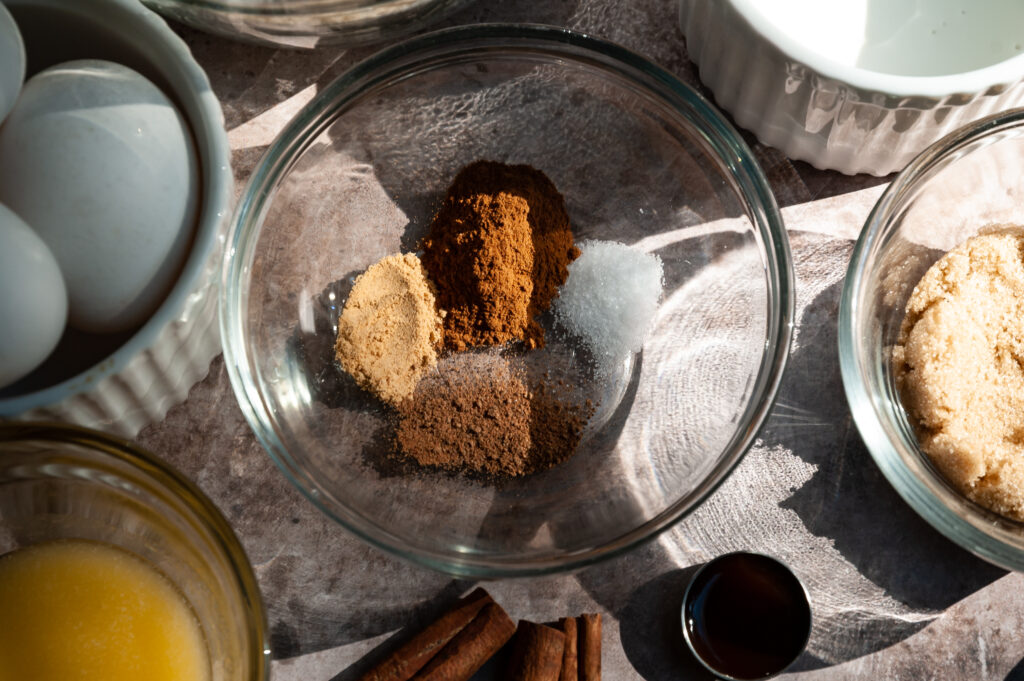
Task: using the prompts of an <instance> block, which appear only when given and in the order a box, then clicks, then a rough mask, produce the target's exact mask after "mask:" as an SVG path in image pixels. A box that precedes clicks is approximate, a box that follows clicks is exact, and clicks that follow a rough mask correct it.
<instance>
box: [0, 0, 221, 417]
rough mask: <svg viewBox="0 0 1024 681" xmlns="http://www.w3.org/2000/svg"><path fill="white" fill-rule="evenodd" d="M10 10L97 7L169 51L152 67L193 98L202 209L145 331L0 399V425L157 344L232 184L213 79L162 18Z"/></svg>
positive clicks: (203, 265)
mask: <svg viewBox="0 0 1024 681" xmlns="http://www.w3.org/2000/svg"><path fill="white" fill-rule="evenodd" d="M0 2H2V0H0ZM11 4H14V5H18V6H21V5H25V6H40V7H48V8H52V9H55V10H59V9H60V8H61V7H63V6H68V5H70V6H72V7H74V8H77V9H76V10H75V11H76V13H82V12H84V11H85V10H86V9H88V6H89V5H92V6H95V9H96V10H97V11H103V12H109V11H111V10H113V11H116V12H118V13H119V14H120V15H121V16H122V17H125V18H126V20H129V21H131V22H132V23H133V25H134V26H135V27H136V28H137V30H140V31H144V32H145V34H146V35H147V36H149V37H151V38H152V39H153V40H155V41H157V42H158V43H159V44H160V45H161V46H162V48H165V49H166V50H167V51H168V54H169V56H170V58H171V60H170V61H169V62H168V63H167V64H164V63H158V62H155V61H154V62H153V63H152V66H153V68H154V69H155V70H157V71H161V72H165V71H167V70H168V69H173V70H180V71H181V72H182V73H183V74H184V75H185V76H186V77H187V78H188V80H189V81H190V83H191V85H192V94H193V95H194V97H195V104H196V108H197V110H198V111H199V113H200V115H199V117H198V118H196V119H195V120H193V119H192V117H190V116H189V115H188V113H187V112H186V111H182V112H181V114H182V116H183V117H184V118H185V120H186V121H187V122H188V125H189V128H190V130H192V137H193V140H194V143H195V146H196V151H197V159H196V160H197V163H198V167H199V168H201V171H202V176H201V180H202V183H201V196H202V202H201V203H200V205H199V211H198V217H197V218H196V227H195V233H194V235H193V238H192V242H191V244H190V246H189V250H188V254H187V256H186V258H185V262H184V264H183V265H182V268H181V271H180V272H179V273H178V276H177V278H176V279H175V281H174V284H173V285H172V287H171V289H170V291H168V293H167V296H166V297H165V298H164V299H163V301H162V302H161V303H160V305H159V306H158V307H157V309H156V310H155V311H154V312H153V314H151V315H150V316H149V318H148V319H147V320H146V321H145V322H143V324H142V326H140V327H139V328H138V329H136V330H135V332H134V333H132V335H131V336H130V337H129V338H128V340H126V341H125V342H124V343H122V344H121V345H120V346H119V347H118V348H117V349H115V350H114V351H113V352H111V353H110V354H109V355H107V356H106V357H104V358H103V359H101V360H100V361H99V362H97V363H96V364H94V365H92V366H90V367H89V368H87V369H85V370H84V371H81V372H79V373H77V374H75V375H74V376H71V377H69V378H66V379H64V380H63V381H61V382H59V383H56V384H53V385H50V386H47V387H46V388H41V389H39V390H34V391H32V392H27V393H21V394H17V395H12V396H10V397H0V418H2V417H4V416H8V417H13V416H17V415H18V414H23V413H25V412H27V411H30V410H32V409H37V408H40V407H48V406H52V405H55V404H58V403H60V402H63V401H64V400H67V399H69V398H72V397H74V396H76V395H80V394H82V393H87V392H89V391H91V390H93V389H94V388H95V387H96V386H97V385H98V384H99V383H100V382H101V381H103V380H104V379H105V378H107V377H110V376H116V375H117V374H119V373H121V371H122V370H123V369H124V368H125V367H126V366H128V364H129V362H131V360H132V359H133V358H135V357H136V356H138V355H139V354H140V353H142V352H145V351H146V350H147V349H148V348H150V347H152V346H153V345H154V344H155V343H156V341H157V339H158V338H159V337H160V334H161V333H162V332H163V331H164V329H165V328H167V326H168V325H169V324H171V323H172V322H173V321H174V319H175V318H177V317H178V315H179V314H181V311H182V309H183V308H184V307H185V305H186V303H187V302H188V300H189V298H190V297H191V296H192V295H194V293H195V290H196V287H197V286H198V285H199V284H200V283H201V282H202V281H203V276H204V273H205V272H206V271H207V267H208V265H209V263H210V259H211V256H212V255H213V254H215V253H216V250H217V247H218V244H219V240H220V238H221V227H222V225H223V223H224V217H225V215H226V213H227V211H228V208H229V207H230V205H231V196H232V192H233V190H234V182H235V180H234V175H233V174H232V172H231V150H230V147H229V145H228V135H227V131H226V130H225V129H224V114H223V112H222V111H221V108H220V101H219V100H218V99H217V96H216V95H215V94H214V92H213V88H212V87H211V85H210V79H209V78H208V77H207V75H206V72H205V71H203V68H202V67H201V66H200V65H199V62H197V61H196V59H195V57H194V56H193V55H192V51H191V50H190V49H189V47H188V45H186V44H185V41H184V40H182V39H181V38H180V37H179V36H178V34H177V33H175V32H174V31H173V30H171V27H170V26H168V25H167V22H166V21H164V20H163V18H161V17H160V16H159V15H157V14H156V13H155V12H153V11H152V10H149V9H146V8H145V7H144V6H143V5H142V3H140V2H138V0H88V1H86V0H18V1H17V2H13V3H11ZM83 5H85V7H83ZM0 9H2V6H0ZM171 94H173V93H171ZM194 126H201V127H202V129H203V130H204V131H205V133H206V137H207V138H208V139H209V143H208V144H207V145H206V146H203V145H201V144H200V141H199V135H198V131H196V130H193V127H194ZM211 295H212V294H211Z"/></svg>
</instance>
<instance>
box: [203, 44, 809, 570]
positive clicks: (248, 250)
mask: <svg viewBox="0 0 1024 681" xmlns="http://www.w3.org/2000/svg"><path fill="white" fill-rule="evenodd" d="M482 49H486V50H489V51H493V50H497V49H504V50H508V51H523V52H529V51H541V52H543V53H545V56H546V57H548V58H549V59H551V58H553V57H554V56H557V57H558V58H559V59H562V60H566V61H573V62H576V63H582V62H583V57H581V55H585V58H587V59H590V60H592V61H593V62H596V63H598V64H599V65H600V66H601V67H603V68H605V69H609V70H615V71H616V72H617V73H618V74H619V75H621V76H623V77H625V78H627V79H628V80H629V81H630V82H632V83H634V84H636V85H637V86H639V87H641V88H642V89H643V90H644V92H645V93H646V94H649V95H651V96H653V97H656V98H657V99H658V100H660V101H662V102H663V103H664V104H665V105H666V106H667V107H670V108H671V109H673V110H675V111H679V112H681V113H682V114H683V115H684V117H686V118H688V119H689V120H699V122H700V124H702V125H703V129H702V132H703V133H704V141H705V142H707V143H708V144H709V145H710V146H711V147H712V148H713V150H714V152H715V154H716V155H717V156H718V157H719V160H720V161H721V163H722V164H723V165H724V166H725V168H726V169H727V170H728V171H729V174H730V176H731V177H732V179H733V180H734V182H735V183H736V185H737V189H738V193H739V194H740V196H741V198H742V199H743V200H744V202H745V203H746V208H747V210H748V211H749V212H750V213H751V217H752V220H751V223H752V229H753V231H754V232H755V233H756V234H757V236H758V237H759V243H760V245H761V251H762V257H763V258H764V259H765V263H764V268H765V274H766V282H767V287H768V296H767V297H768V325H767V329H766V333H765V336H766V337H765V348H764V352H763V354H762V358H761V364H760V367H759V369H758V373H757V376H756V380H755V381H754V386H753V388H752V390H751V399H750V400H749V402H748V404H747V405H746V408H745V410H744V412H743V414H742V419H741V423H740V424H739V426H738V427H737V429H736V431H735V433H734V435H733V439H732V440H731V441H730V446H729V447H727V448H726V450H725V451H726V452H727V454H726V455H725V456H723V457H722V458H721V459H720V460H719V462H718V464H717V465H716V466H715V468H714V469H713V470H712V472H711V473H710V474H709V476H708V477H707V478H706V479H705V480H704V481H703V482H702V483H701V484H700V485H698V486H697V487H696V488H695V489H694V490H692V491H691V492H690V493H689V494H688V495H686V496H685V497H684V498H683V500H677V501H676V503H674V504H673V505H672V506H670V507H668V508H667V509H666V510H664V511H662V512H661V513H660V514H658V515H656V516H654V517H653V518H651V519H650V520H648V521H647V522H646V523H643V524H642V525H640V526H638V527H636V528H634V529H633V530H631V531H629V532H627V533H624V534H622V535H619V536H617V537H612V538H610V539H608V540H607V541H605V542H604V543H602V544H600V545H598V546H597V547H591V548H588V549H585V550H582V551H579V552H576V553H571V554H560V555H557V556H544V557H542V558H530V559H524V558H521V557H515V556H513V557H509V556H502V557H500V558H496V557H493V556H486V557H483V558H481V557H479V556H476V555H474V554H471V553H465V554H460V555H458V557H456V556H453V555H452V554H450V553H448V552H445V551H434V550H424V549H421V548H411V547H407V546H406V545H405V544H404V542H403V541H402V540H401V539H400V538H398V537H396V536H394V535H391V534H390V533H388V532H387V531H386V529H385V528H383V527H381V526H380V525H378V524H376V523H375V522H372V521H366V520H365V519H363V518H360V517H358V516H359V514H358V512H357V511H356V512H354V513H353V514H352V515H351V516H350V517H343V516H342V515H340V514H339V513H337V512H335V511H334V510H332V507H330V506H329V505H328V504H326V503H324V502H323V501H322V500H321V498H320V494H319V492H318V490H317V489H316V485H315V483H314V481H312V479H311V478H309V477H308V476H307V475H305V473H304V472H303V471H302V470H301V467H300V466H297V465H295V464H294V462H292V460H291V457H290V455H289V453H288V451H287V448H286V447H285V446H284V445H283V444H282V443H281V442H280V440H279V439H278V437H277V435H276V433H275V428H274V419H273V417H272V416H271V415H270V409H269V408H268V405H267V403H266V402H265V400H264V398H263V396H262V395H261V394H260V391H259V387H258V385H257V380H256V377H255V376H254V375H253V371H252V369H250V367H252V361H251V360H252V358H250V357H249V353H248V350H247V348H246V342H245V332H244V329H245V320H244V319H243V318H242V315H241V311H242V310H244V309H246V304H247V299H248V281H247V279H246V273H247V272H248V268H249V265H250V263H251V262H252V259H253V257H254V247H255V244H256V242H257V240H258V238H259V235H260V232H261V230H262V228H263V218H264V217H265V212H266V209H267V206H268V204H267V199H268V198H269V197H271V196H272V195H273V193H274V188H275V187H276V185H277V183H278V181H279V180H281V179H282V178H283V177H284V176H285V175H286V174H287V172H288V171H289V170H290V169H291V166H292V164H293V162H294V160H295V159H296V158H297V157H298V155H301V153H302V152H303V151H305V149H306V147H307V146H308V144H309V143H311V142H312V140H314V139H315V138H316V137H317V136H318V135H319V134H320V133H321V132H323V130H324V129H326V127H328V126H329V125H330V124H331V123H333V121H334V120H336V119H337V118H338V117H339V116H340V115H341V109H342V108H343V107H344V106H345V105H346V104H347V103H349V102H352V101H355V100H357V99H359V98H360V97H361V96H362V94H363V93H364V92H365V91H366V90H367V89H369V88H370V87H372V86H373V85H374V84H375V83H377V82H379V81H380V80H381V79H383V78H384V77H390V76H393V75H394V74H396V73H409V72H415V70H416V65H417V63H418V62H417V58H420V57H423V56H433V57H435V58H438V57H451V56H452V55H456V54H465V53H467V52H477V51H480V50H482ZM688 111H689V112H691V113H690V114H689V115H687V112H688ZM219 307H220V310H219V312H220V327H221V340H222V344H223V348H224V357H225V362H224V364H225V367H226V369H227V373H228V377H229V379H230V382H231V386H232V389H233V390H234V392H235V396H236V397H237V399H238V403H239V406H240V407H241V410H242V412H243V414H244V415H245V418H246V420H247V421H248V422H249V425H250V427H251V428H252V430H253V432H254V433H255V435H256V438H257V440H259V442H260V444H261V445H262V446H263V448H264V450H265V451H266V452H267V453H268V455H269V456H270V458H271V459H272V460H273V461H274V463H275V464H276V465H277V466H278V468H279V469H280V470H281V471H282V473H284V475H285V477H286V478H287V479H288V480H289V482H291V483H292V484H293V485H294V486H295V487H296V488H297V489H298V490H299V491H300V492H301V493H302V494H303V495H304V496H305V497H306V498H307V499H309V500H310V501H311V502H312V503H313V505H314V506H316V507H317V508H319V509H320V511H321V512H323V513H324V514H325V515H327V516H328V517H329V518H331V519H332V520H334V521H335V522H337V523H338V524H340V525H341V526H342V527H344V528H345V529H346V530H348V531H349V532H351V533H352V534H354V535H356V536H357V537H359V538H360V539H362V540H363V541H365V542H367V543H369V544H370V545H372V546H375V547H377V548H380V549H383V550H385V551H386V552H388V553H391V554H393V555H396V556H399V557H401V558H404V559H406V560H409V561H411V562H413V563H416V564H419V565H422V566H425V567H428V568H431V569H434V570H437V571H440V572H443V573H446V574H451V575H459V576H467V577H484V578H496V577H514V576H526V575H542V574H552V573H558V572H565V571H570V570H576V569H578V568H581V567H584V566H586V565H590V564H593V563H596V562H598V561H600V560H603V559H606V558H610V557H613V556H617V555H620V554H622V553H625V552H626V551H628V550H630V549H632V548H633V547H635V546H637V545H639V544H641V543H643V542H645V541H647V540H650V539H652V538H654V537H656V536H657V535H659V534H660V533H661V532H663V531H665V530H667V529H668V528H670V527H672V526H673V525H674V524H675V523H676V522H677V521H679V520H680V519H682V518H683V517H685V516H686V515H688V514H689V513H690V512H692V511H693V510H694V509H696V508H697V507H698V506H700V504H701V503H702V502H703V501H704V500H705V499H706V498H707V497H708V496H710V494H711V493H712V492H714V491H715V490H716V489H717V488H718V486H719V485H720V484H721V483H722V482H723V481H724V480H725V479H726V478H727V477H728V475H729V473H730V472H731V471H732V469H733V468H735V466H736V465H737V464H738V463H739V462H740V460H741V459H742V458H743V456H744V455H745V454H746V452H747V451H748V450H749V449H750V446H751V445H752V444H753V442H754V440H755V438H756V437H757V434H758V433H759V432H760V430H761V427H762V426H763V425H764V422H765V420H766V418H767V415H768V413H769V412H770V410H771V408H772V406H773V404H774V401H775V397H776V394H777V392H778V387H779V384H780V382H781V378H782V373H783V369H784V367H785V364H786V360H787V357H788V353H789V347H790V340H791V337H792V328H793V319H794V297H793V266H792V258H791V255H790V249H789V240H788V236H787V234H786V230H785V226H784V224H783V221H782V215H781V213H780V211H779V208H778V205H777V204H776V201H775V197H774V194H773V193H772V191H771V188H770V186H769V184H768V181H767V179H766V178H765V176H764V173H763V171H762V170H761V168H760V165H759V164H758V162H757V160H756V158H755V157H754V155H753V152H752V151H751V150H750V148H749V147H748V146H747V144H746V143H745V142H744V141H743V139H742V138H741V137H740V135H739V133H738V132H736V130H735V129H734V128H733V127H732V126H731V124H730V123H729V122H728V121H727V120H726V119H725V117H724V116H723V115H722V114H721V113H719V112H718V111H717V110H716V109H715V108H714V107H713V106H712V105H711V104H710V103H709V102H708V101H707V100H706V99H705V98H704V97H703V96H701V95H700V94H699V93H698V92H697V91H696V90H694V89H693V88H691V87H690V86H688V85H686V84H684V83H682V82H681V81H679V80H678V79H677V78H676V77H675V76H673V75H671V74H670V73H668V72H667V71H665V70H664V69H662V68H661V67H659V66H657V65H655V64H653V63H652V62H650V61H649V60H647V59H646V58H644V57H641V56H639V55H637V54H635V53H634V52H631V51H629V50H627V49H625V48H623V47H620V46H619V45H616V44H613V43H610V42H607V41H604V40H601V39H598V38H594V37H592V36H589V35H586V34H583V33H578V32H575V31H572V30H570V29H566V28H560V27H554V26H546V25H540V24H477V25H471V26H460V27H454V28H446V29H441V30H438V31H433V32H430V33H426V34H423V35H420V36H417V37H414V38H411V39H408V40H406V41H404V42H402V43H399V44H397V45H394V46H392V47H389V48H386V49H384V50H381V51H379V52H377V53H375V54H374V55H372V56H370V57H369V58H367V59H365V60H363V61H362V62H360V63H358V64H356V65H355V66H353V67H351V68H350V69H348V70H347V71H346V72H345V73H343V74H342V75H340V76H339V77H338V78H336V79H335V80H334V81H332V82H331V83H330V84H328V85H327V86H326V87H325V88H324V89H323V90H321V91H320V92H319V93H318V94H317V95H316V96H315V97H314V98H313V99H312V100H311V101H310V102H309V103H307V104H306V105H305V106H304V107H303V108H302V109H301V110H300V111H299V112H298V113H297V114H296V115H295V116H294V117H293V118H292V119H291V121H289V123H288V124H287V125H286V126H285V127H284V129H283V130H282V131H281V132H280V134H279V135H278V136H277V138H275V140H274V141H273V142H272V143H271V145H270V147H269V148H268V149H267V151H266V152H265V154H264V155H263V157H262V158H261V160H260V161H259V163H258V164H257V166H256V168H255V169H254V171H253V173H252V175H251V176H250V178H249V180H248V182H247V184H246V186H245V188H244V190H243V191H242V194H241V196H240V198H239V200H238V203H237V205H236V207H235V212H234V214H233V216H232V219H231V223H230V228H229V232H228V240H227V247H226V248H225V251H224V260H223V268H222V271H221V291H220V306H219ZM684 502H685V503H684ZM347 510H349V511H353V509H347Z"/></svg>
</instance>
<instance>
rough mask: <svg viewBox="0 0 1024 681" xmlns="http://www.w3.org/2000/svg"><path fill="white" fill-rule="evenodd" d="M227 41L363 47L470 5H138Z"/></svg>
mask: <svg viewBox="0 0 1024 681" xmlns="http://www.w3.org/2000/svg"><path fill="white" fill-rule="evenodd" d="M143 1H144V2H145V3H146V4H147V5H148V6H149V7H151V8H152V9H154V10H156V11H157V12H160V13H161V14H163V15H164V16H167V17H170V18H172V19H177V20H178V21H181V22H184V23H186V24H190V25H192V26H194V27H195V28H198V29H201V30H204V31H210V32H213V33H218V34H220V35H223V36H227V37H228V38H241V39H243V40H247V41H249V42H256V43H262V44H266V45H274V46H281V47H297V48H307V49H308V48H314V47H318V46H321V45H346V46H354V45H362V44H366V43H373V42H378V41H382V40H390V39H393V38H398V37H400V36H403V35H409V34H410V33H413V32H415V31H418V30H420V29H422V28H425V27H427V26H429V25H430V24H433V23H435V22H437V21H440V20H441V19H443V18H444V17H446V16H448V15H449V14H451V13H452V12H454V11H455V10H457V9H460V8H461V7H463V6H465V5H468V4H469V3H470V2H472V0H143Z"/></svg>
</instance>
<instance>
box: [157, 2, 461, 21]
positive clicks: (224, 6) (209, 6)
mask: <svg viewBox="0 0 1024 681" xmlns="http://www.w3.org/2000/svg"><path fill="white" fill-rule="evenodd" d="M414 1H415V2H417V3H419V4H431V5H434V4H440V2H442V1H443V0H414ZM174 2H175V3H176V4H178V5H183V6H186V7H193V8H196V9H200V10H208V11H211V12H225V13H230V14H248V15H253V16H282V17H296V16H299V17H317V16H322V15H325V14H335V13H338V12H361V11H364V10H369V9H378V8H380V9H384V8H387V7H389V6H394V5H399V6H401V5H408V4H409V0H291V3H290V4H289V5H288V6H287V7H285V6H282V2H281V0H256V1H254V2H246V3H239V2H238V1H237V0H174Z"/></svg>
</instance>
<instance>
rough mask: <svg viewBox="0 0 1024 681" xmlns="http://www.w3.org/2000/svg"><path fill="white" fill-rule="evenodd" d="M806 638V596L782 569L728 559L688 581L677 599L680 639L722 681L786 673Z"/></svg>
mask: <svg viewBox="0 0 1024 681" xmlns="http://www.w3.org/2000/svg"><path fill="white" fill-rule="evenodd" d="M810 633H811V606H810V599H809V598H808V596H807V591H806V590H805V589H804V586H803V584H802V583H801V582H800V580H799V579H798V578H797V576H796V575H794V574H793V572H792V571H791V570H790V569H789V568H788V567H787V566H786V565H784V564H783V563H781V562H780V561H778V560H776V559H775V558H772V557H770V556H765V555H762V554H757V553H745V552H738V553H729V554H725V555H723V556H719V557H718V558H715V559H714V560H712V561H710V562H709V563H707V564H706V565H704V567H702V568H701V569H700V570H698V571H697V573H696V574H695V575H694V576H693V579H692V580H691V582H690V584H689V586H688V587H687V588H686V593H685V595H684V596H683V636H684V638H685V639H686V643H687V645H688V646H689V648H690V650H691V651H692V652H693V654H694V655H695V656H696V657H697V659H698V661H700V663H701V664H702V665H704V666H705V667H707V669H708V670H709V671H711V672H712V673H714V674H715V675H717V676H719V677H721V678H723V679H730V680H732V679H735V680H737V681H739V680H748V679H766V678H769V677H772V676H775V675H776V674H779V673H780V672H782V671H784V670H785V669H786V668H787V667H789V666H790V665H791V664H792V663H793V662H795V661H796V659H797V658H798V657H799V656H800V653H802V652H803V649H804V647H805V646H806V645H807V640H808V638H809V637H810Z"/></svg>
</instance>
